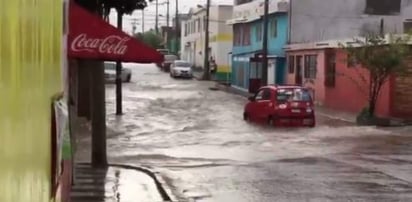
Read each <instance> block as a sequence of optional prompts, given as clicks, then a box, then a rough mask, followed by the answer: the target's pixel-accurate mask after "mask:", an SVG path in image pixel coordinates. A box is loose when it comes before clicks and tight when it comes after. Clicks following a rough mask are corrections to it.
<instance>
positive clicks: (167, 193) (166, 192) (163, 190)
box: [77, 162, 178, 202]
mask: <svg viewBox="0 0 412 202" xmlns="http://www.w3.org/2000/svg"><path fill="white" fill-rule="evenodd" d="M77 164H88V165H91V163H87V162H78V163H77ZM107 166H108V167H110V166H111V167H118V168H124V169H130V170H136V171H139V172H143V173H145V174H146V175H148V176H149V177H151V178H152V179H153V181H154V182H155V184H156V187H157V190H158V191H159V193H160V196H161V197H162V199H163V201H165V202H166V201H167V202H173V201H178V200H177V199H176V198H175V197H174V195H173V194H172V190H171V189H169V188H167V187H168V185H167V184H166V182H165V181H164V180H163V177H162V176H161V175H160V174H159V173H158V172H155V171H153V170H151V169H149V168H146V167H141V166H135V165H130V164H117V163H109V164H108V165H107Z"/></svg>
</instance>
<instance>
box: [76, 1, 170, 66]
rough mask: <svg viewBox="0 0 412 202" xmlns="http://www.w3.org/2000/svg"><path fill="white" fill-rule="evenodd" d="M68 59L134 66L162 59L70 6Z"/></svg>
mask: <svg viewBox="0 0 412 202" xmlns="http://www.w3.org/2000/svg"><path fill="white" fill-rule="evenodd" d="M68 56H69V57H70V58H83V59H97V60H105V61H122V62H137V63H160V62H163V55H161V54H160V53H159V52H157V51H156V50H155V49H153V48H151V47H149V46H147V45H145V44H144V43H142V42H140V41H138V40H137V39H135V38H133V37H131V36H129V35H128V34H126V33H124V32H122V31H120V30H118V29H117V28H115V27H113V26H112V25H110V24H109V23H107V22H105V21H104V20H103V19H101V18H99V17H98V16H96V15H93V14H92V13H90V12H88V11H87V10H85V9H83V8H81V7H80V6H79V5H77V4H76V3H74V2H73V1H71V2H70V8H69V36H68Z"/></svg>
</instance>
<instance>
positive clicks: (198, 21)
mask: <svg viewBox="0 0 412 202" xmlns="http://www.w3.org/2000/svg"><path fill="white" fill-rule="evenodd" d="M200 22H201V21H200V18H198V19H197V31H198V32H200V31H202V25H201V23H200Z"/></svg>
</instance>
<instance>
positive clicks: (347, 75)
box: [286, 49, 392, 117]
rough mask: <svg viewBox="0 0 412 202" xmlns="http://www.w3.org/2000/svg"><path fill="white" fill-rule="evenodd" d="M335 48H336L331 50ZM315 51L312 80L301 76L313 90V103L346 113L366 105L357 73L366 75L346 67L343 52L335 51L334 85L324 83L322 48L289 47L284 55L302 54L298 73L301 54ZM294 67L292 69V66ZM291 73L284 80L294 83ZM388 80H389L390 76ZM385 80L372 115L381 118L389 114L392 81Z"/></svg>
mask: <svg viewBox="0 0 412 202" xmlns="http://www.w3.org/2000/svg"><path fill="white" fill-rule="evenodd" d="M335 50H337V49H335ZM313 54H317V55H318V57H317V74H316V79H314V80H308V79H305V78H303V86H305V87H308V88H312V89H314V93H315V96H314V97H315V102H316V104H319V105H323V106H325V107H328V108H331V109H336V110H341V111H347V112H354V113H358V112H360V111H361V110H362V109H363V108H364V107H366V106H367V104H368V97H367V92H368V91H367V89H368V88H367V83H365V82H362V80H361V79H360V78H361V77H360V75H363V76H364V77H365V78H367V79H368V78H369V76H368V73H367V71H366V70H364V69H362V68H359V67H358V68H353V67H352V68H351V67H348V66H347V59H346V57H347V56H346V53H345V52H344V51H343V50H337V51H336V77H335V86H334V87H326V86H325V79H326V74H325V64H326V60H325V59H326V58H325V49H316V50H293V51H288V52H287V56H288V58H289V56H292V55H293V56H299V55H300V56H302V57H303V59H302V64H301V65H302V72H304V68H305V66H304V64H303V63H304V56H305V55H313ZM295 70H296V68H295ZM295 73H296V72H294V73H293V74H290V73H289V71H288V72H287V76H286V78H287V83H288V84H296V82H295ZM391 81H392V79H391ZM391 81H389V82H387V83H386V84H385V85H384V87H383V89H382V91H381V94H380V96H379V99H378V103H377V106H376V114H377V115H378V116H382V117H388V116H390V115H391V113H392V112H391V105H392V103H391V99H392V92H391V88H390V86H391V85H392V82H391Z"/></svg>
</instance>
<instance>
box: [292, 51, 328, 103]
mask: <svg viewBox="0 0 412 202" xmlns="http://www.w3.org/2000/svg"><path fill="white" fill-rule="evenodd" d="M305 55H317V73H316V79H314V80H312V79H305V78H304V76H303V72H304V68H305V65H304V63H305ZM289 56H295V60H296V56H302V64H301V66H302V72H301V73H302V79H303V86H305V87H307V88H310V89H312V90H314V98H315V102H316V103H317V104H319V105H323V104H324V102H325V85H324V82H325V63H324V61H325V52H324V51H323V50H299V51H290V52H288V58H289ZM295 74H296V68H295V72H294V73H293V74H290V73H289V72H288V71H287V76H286V79H287V80H286V82H287V83H288V84H296V83H295Z"/></svg>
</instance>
